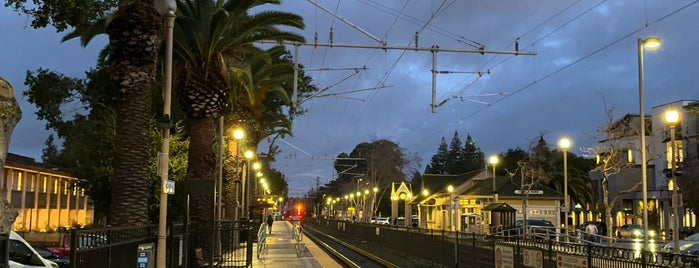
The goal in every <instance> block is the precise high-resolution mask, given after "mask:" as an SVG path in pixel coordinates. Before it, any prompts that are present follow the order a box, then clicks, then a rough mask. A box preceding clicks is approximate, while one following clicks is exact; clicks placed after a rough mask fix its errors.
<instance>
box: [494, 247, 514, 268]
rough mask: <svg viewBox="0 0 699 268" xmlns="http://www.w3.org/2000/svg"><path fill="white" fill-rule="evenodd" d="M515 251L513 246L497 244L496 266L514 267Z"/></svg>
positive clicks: (499, 267) (500, 267) (502, 267)
mask: <svg viewBox="0 0 699 268" xmlns="http://www.w3.org/2000/svg"><path fill="white" fill-rule="evenodd" d="M513 260H514V251H513V250H512V247H511V246H503V245H495V268H514V266H515V265H514V261H513Z"/></svg>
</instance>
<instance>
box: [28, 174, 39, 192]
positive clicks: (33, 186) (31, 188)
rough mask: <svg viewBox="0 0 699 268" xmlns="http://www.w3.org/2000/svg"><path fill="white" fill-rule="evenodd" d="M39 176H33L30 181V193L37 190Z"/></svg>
mask: <svg viewBox="0 0 699 268" xmlns="http://www.w3.org/2000/svg"><path fill="white" fill-rule="evenodd" d="M36 180H37V176H35V175H32V176H31V179H29V191H30V192H34V191H35V189H36V183H37V181H36Z"/></svg>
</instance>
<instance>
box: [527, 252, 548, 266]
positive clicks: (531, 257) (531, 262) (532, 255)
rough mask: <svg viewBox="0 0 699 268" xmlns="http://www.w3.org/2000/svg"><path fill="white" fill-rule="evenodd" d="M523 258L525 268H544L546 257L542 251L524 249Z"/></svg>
mask: <svg viewBox="0 0 699 268" xmlns="http://www.w3.org/2000/svg"><path fill="white" fill-rule="evenodd" d="M522 257H523V258H524V261H523V264H524V267H529V268H542V267H544V255H543V254H542V253H541V250H534V249H522Z"/></svg>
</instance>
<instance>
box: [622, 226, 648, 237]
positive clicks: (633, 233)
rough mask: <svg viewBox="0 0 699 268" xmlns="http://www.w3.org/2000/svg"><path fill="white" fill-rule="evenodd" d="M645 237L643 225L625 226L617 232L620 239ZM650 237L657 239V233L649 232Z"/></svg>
mask: <svg viewBox="0 0 699 268" xmlns="http://www.w3.org/2000/svg"><path fill="white" fill-rule="evenodd" d="M643 235H644V234H643V225H640V224H624V225H622V226H621V227H619V229H618V230H617V231H616V236H617V237H618V238H642V237H643ZM648 237H649V238H653V237H655V231H654V230H648Z"/></svg>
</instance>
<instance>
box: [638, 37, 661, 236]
mask: <svg viewBox="0 0 699 268" xmlns="http://www.w3.org/2000/svg"><path fill="white" fill-rule="evenodd" d="M637 41H638V42H637V48H638V106H639V115H640V116H641V120H640V121H641V135H640V136H641V181H642V186H641V187H642V188H643V189H642V191H643V233H644V234H647V233H648V174H647V170H646V169H647V165H648V164H647V163H646V161H647V160H646V114H645V112H644V111H643V106H644V104H643V48H646V49H648V50H654V49H657V48H658V47H660V38H656V37H650V38H648V39H641V38H638V40H637ZM643 249H644V250H648V236H647V235H644V236H643Z"/></svg>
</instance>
